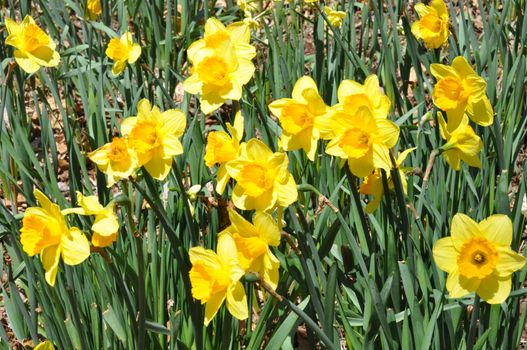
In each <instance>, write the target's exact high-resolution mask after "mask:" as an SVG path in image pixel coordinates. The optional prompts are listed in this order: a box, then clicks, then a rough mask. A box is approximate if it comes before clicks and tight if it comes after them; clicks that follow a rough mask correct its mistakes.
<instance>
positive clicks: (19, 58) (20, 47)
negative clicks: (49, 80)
mask: <svg viewBox="0 0 527 350" xmlns="http://www.w3.org/2000/svg"><path fill="white" fill-rule="evenodd" d="M5 26H6V29H7V33H8V34H9V35H8V36H7V38H6V40H5V43H6V44H7V45H10V46H13V47H14V48H15V51H14V56H15V61H16V63H17V64H18V65H19V66H20V68H22V69H23V70H24V71H26V72H27V73H29V74H31V73H35V72H36V71H37V70H39V69H40V67H56V66H58V65H59V63H60V55H59V53H58V52H57V51H55V47H56V46H55V43H54V42H53V40H52V39H51V38H50V37H49V35H47V34H46V33H45V32H44V31H43V30H42V29H40V27H39V26H38V25H37V24H36V23H35V20H34V19H33V17H31V16H26V17H25V18H24V20H23V21H22V23H16V22H15V21H13V20H12V19H10V18H6V19H5Z"/></svg>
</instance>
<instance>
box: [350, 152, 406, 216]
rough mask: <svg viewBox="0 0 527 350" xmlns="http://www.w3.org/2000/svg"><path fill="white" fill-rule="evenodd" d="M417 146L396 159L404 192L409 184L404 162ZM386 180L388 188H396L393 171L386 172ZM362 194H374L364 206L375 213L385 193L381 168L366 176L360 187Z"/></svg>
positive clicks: (367, 210)
mask: <svg viewBox="0 0 527 350" xmlns="http://www.w3.org/2000/svg"><path fill="white" fill-rule="evenodd" d="M414 150H415V147H413V148H409V149H407V150H404V151H403V152H401V153H400V154H399V156H398V157H397V160H396V164H397V169H398V171H399V177H400V179H401V184H402V187H403V192H404V193H405V194H406V193H407V187H408V184H407V182H406V175H405V171H406V168H405V167H403V162H404V160H405V159H406V157H408V155H409V154H410V152H412V151H414ZM386 180H387V182H388V189H390V190H393V189H394V183H393V178H392V176H391V172H386ZM359 192H360V193H361V194H366V195H370V196H372V200H370V202H369V203H368V204H367V205H366V207H365V208H364V209H365V211H366V212H367V213H373V212H374V211H375V210H376V209H377V208H378V207H379V204H381V199H382V195H383V194H384V184H383V181H382V173H381V171H380V169H375V171H374V172H373V173H372V174H370V175H368V176H366V177H365V178H364V182H363V183H362V184H361V186H360V188H359Z"/></svg>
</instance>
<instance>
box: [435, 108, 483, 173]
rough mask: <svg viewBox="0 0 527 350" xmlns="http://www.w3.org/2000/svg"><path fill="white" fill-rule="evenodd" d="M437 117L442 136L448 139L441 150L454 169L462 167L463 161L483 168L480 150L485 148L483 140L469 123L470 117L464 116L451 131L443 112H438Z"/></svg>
mask: <svg viewBox="0 0 527 350" xmlns="http://www.w3.org/2000/svg"><path fill="white" fill-rule="evenodd" d="M437 119H438V121H439V130H440V132H441V137H442V138H443V139H445V140H446V141H447V142H446V143H445V144H444V145H443V146H441V151H442V154H443V157H445V160H446V161H447V163H448V164H449V165H450V166H451V167H452V169H454V170H459V169H461V161H464V162H465V163H467V164H468V165H470V166H473V167H475V168H481V162H480V160H479V152H480V151H481V149H482V148H483V142H482V141H481V138H480V137H479V136H478V135H477V134H476V133H475V132H474V130H472V128H471V127H470V125H468V117H467V116H463V118H462V119H461V122H460V123H459V125H458V126H457V128H456V129H454V130H453V131H449V129H448V126H447V123H446V122H445V119H444V118H443V115H442V114H441V112H438V114H437Z"/></svg>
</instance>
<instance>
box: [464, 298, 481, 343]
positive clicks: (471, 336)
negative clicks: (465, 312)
mask: <svg viewBox="0 0 527 350" xmlns="http://www.w3.org/2000/svg"><path fill="white" fill-rule="evenodd" d="M473 305H474V308H473V309H472V316H471V318H470V328H469V330H468V339H467V350H472V349H473V348H474V343H475V342H476V331H477V329H478V318H479V307H480V305H481V300H480V298H479V295H477V294H476V297H475V298H474V304H473Z"/></svg>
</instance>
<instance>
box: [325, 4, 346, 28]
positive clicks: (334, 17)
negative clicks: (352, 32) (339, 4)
mask: <svg viewBox="0 0 527 350" xmlns="http://www.w3.org/2000/svg"><path fill="white" fill-rule="evenodd" d="M324 13H325V14H326V16H327V17H328V21H329V23H331V25H332V26H333V27H335V28H339V27H341V26H342V23H343V22H344V19H345V18H346V12H344V11H337V10H333V9H332V8H331V7H329V6H324Z"/></svg>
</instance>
